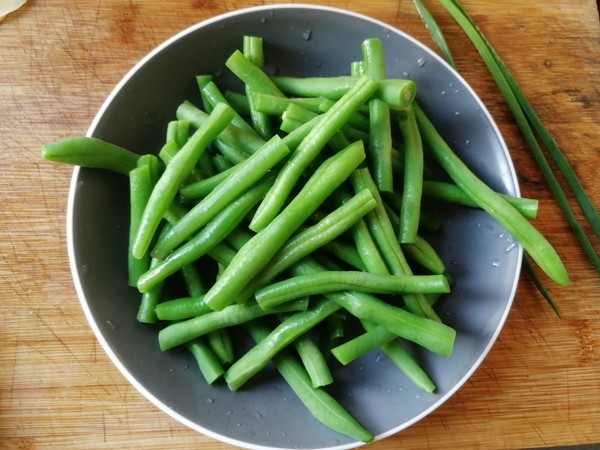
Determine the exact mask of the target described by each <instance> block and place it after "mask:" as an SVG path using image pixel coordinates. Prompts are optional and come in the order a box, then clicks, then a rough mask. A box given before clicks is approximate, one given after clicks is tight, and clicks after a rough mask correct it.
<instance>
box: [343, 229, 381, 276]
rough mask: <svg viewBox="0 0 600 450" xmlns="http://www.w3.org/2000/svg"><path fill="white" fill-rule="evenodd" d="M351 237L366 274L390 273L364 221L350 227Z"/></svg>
mask: <svg viewBox="0 0 600 450" xmlns="http://www.w3.org/2000/svg"><path fill="white" fill-rule="evenodd" d="M352 236H353V237H354V242H355V244H356V248H357V250H358V254H359V256H360V258H361V260H362V262H363V264H364V265H365V270H366V271H367V272H369V273H377V274H388V273H390V272H389V270H388V268H387V266H386V264H385V261H384V260H383V256H381V252H380V251H379V248H378V247H377V244H376V243H375V241H374V240H373V236H371V232H370V231H369V227H368V226H367V222H366V221H365V220H364V219H362V220H359V221H358V222H357V223H356V224H355V225H354V227H352Z"/></svg>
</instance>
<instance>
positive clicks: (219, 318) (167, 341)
mask: <svg viewBox="0 0 600 450" xmlns="http://www.w3.org/2000/svg"><path fill="white" fill-rule="evenodd" d="M205 299H206V296H205ZM265 314H267V312H265V311H264V310H263V309H262V308H261V307H260V306H258V305H257V304H252V303H248V304H242V305H237V304H234V305H229V306H227V307H226V308H224V309H222V310H221V311H211V312H207V313H205V314H202V315H200V316H197V317H193V318H191V319H188V320H184V321H181V322H175V323H172V324H170V325H167V326H166V327H165V328H163V329H162V330H160V331H159V332H158V343H159V345H160V349H161V350H168V349H170V348H173V347H176V346H178V345H182V344H185V343H186V342H189V341H191V340H192V339H196V338H197V337H199V336H203V335H205V334H207V333H210V332H211V331H215V330H220V329H222V328H227V327H231V326H233V325H240V324H242V323H245V322H248V321H250V320H252V319H256V318H258V317H261V316H264V315H265Z"/></svg>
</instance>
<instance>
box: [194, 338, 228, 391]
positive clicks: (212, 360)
mask: <svg viewBox="0 0 600 450" xmlns="http://www.w3.org/2000/svg"><path fill="white" fill-rule="evenodd" d="M186 348H187V349H188V350H189V352H190V353H191V354H192V355H193V356H194V359H195V360H196V363H197V364H198V368H199V369H200V372H201V373H202V376H203V377H204V379H205V380H206V382H207V383H208V384H213V383H214V382H215V381H217V380H218V379H219V378H221V377H222V376H223V374H224V373H225V369H224V368H223V366H222V365H221V362H220V361H219V359H218V358H217V356H216V355H215V354H214V352H213V351H212V350H211V349H210V347H209V346H208V344H207V343H206V342H205V341H204V340H203V339H202V338H197V339H194V340H193V341H191V342H188V343H187V344H186Z"/></svg>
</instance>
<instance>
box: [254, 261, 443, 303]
mask: <svg viewBox="0 0 600 450" xmlns="http://www.w3.org/2000/svg"><path fill="white" fill-rule="evenodd" d="M346 290H352V291H360V292H370V293H374V294H400V293H407V292H408V293H421V294H435V293H448V292H450V286H449V285H448V280H446V278H445V277H444V276H443V275H381V274H374V273H368V272H360V271H352V270H342V271H339V270H335V271H327V272H319V273H315V274H311V275H301V276H295V277H292V278H288V279H285V280H282V281H279V282H276V283H273V284H270V285H269V286H266V287H264V288H261V289H259V290H258V291H257V292H256V294H255V297H256V301H257V302H258V304H259V305H260V306H261V307H262V308H265V309H269V308H271V307H273V306H275V305H279V304H281V303H285V302H287V301H290V300H293V299H295V298H300V297H305V296H311V295H317V294H327V293H330V292H337V291H346Z"/></svg>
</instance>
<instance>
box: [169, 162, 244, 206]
mask: <svg viewBox="0 0 600 450" xmlns="http://www.w3.org/2000/svg"><path fill="white" fill-rule="evenodd" d="M234 170H235V166H232V167H230V168H229V169H226V170H223V171H221V172H219V173H217V174H215V175H213V176H212V177H210V178H205V179H203V180H198V181H196V182H194V183H189V184H186V185H184V186H181V188H180V189H179V193H180V194H181V195H182V196H183V197H185V198H186V199H188V200H193V199H198V198H202V197H206V196H207V195H208V194H210V193H211V192H212V191H213V189H214V188H216V187H217V185H219V184H220V183H222V182H223V181H224V180H225V178H227V177H228V176H229V175H231V172H233V171H234Z"/></svg>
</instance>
